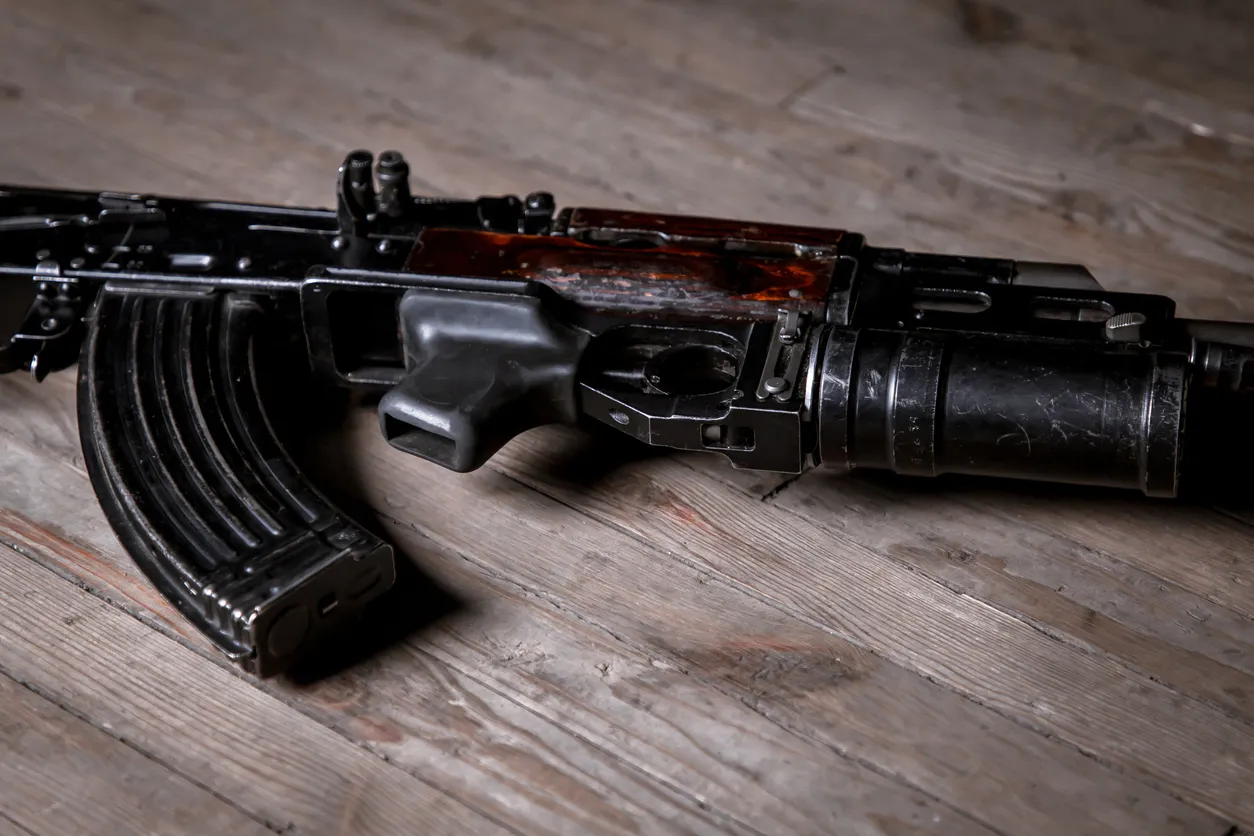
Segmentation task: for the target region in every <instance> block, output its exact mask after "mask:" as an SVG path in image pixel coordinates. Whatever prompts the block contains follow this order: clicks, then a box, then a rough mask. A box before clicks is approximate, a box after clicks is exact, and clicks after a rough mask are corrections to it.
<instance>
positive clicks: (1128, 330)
mask: <svg viewBox="0 0 1254 836" xmlns="http://www.w3.org/2000/svg"><path fill="white" fill-rule="evenodd" d="M1144 324H1145V314H1143V313H1135V312H1131V313H1121V314H1115V315H1114V316H1112V317H1111V318H1110V319H1108V320H1106V339H1108V340H1110V341H1111V342H1115V343H1136V342H1140V341H1141V326H1142V325H1144Z"/></svg>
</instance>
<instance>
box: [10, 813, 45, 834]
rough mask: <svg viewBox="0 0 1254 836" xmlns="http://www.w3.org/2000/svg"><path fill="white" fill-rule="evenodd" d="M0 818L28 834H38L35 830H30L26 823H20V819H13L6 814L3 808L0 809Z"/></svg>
mask: <svg viewBox="0 0 1254 836" xmlns="http://www.w3.org/2000/svg"><path fill="white" fill-rule="evenodd" d="M0 820H2V821H6V822H8V823H9V824H11V825H13V826H14V827H16V828H17V829H18V830H20V831H22V832H23V833H27V834H29V835H30V836H39V834H38V833H36V832H35V831H33V830H31V829H30V828H29V827H27V826H26V825H24V824H22V823H21V822H20V821H18V820H17V819H15V818H13V817H12V816H10V815H8V814H7V813H5V812H4V811H3V810H0Z"/></svg>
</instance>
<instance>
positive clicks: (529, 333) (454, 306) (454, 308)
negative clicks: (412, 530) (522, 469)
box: [379, 285, 588, 473]
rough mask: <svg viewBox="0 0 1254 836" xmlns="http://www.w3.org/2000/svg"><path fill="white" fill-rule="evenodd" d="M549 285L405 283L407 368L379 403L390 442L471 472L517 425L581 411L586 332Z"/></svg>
mask: <svg viewBox="0 0 1254 836" xmlns="http://www.w3.org/2000/svg"><path fill="white" fill-rule="evenodd" d="M543 290H547V288H545V287H544V286H543V285H524V286H522V287H520V288H518V289H517V290H515V291H513V292H511V291H510V290H506V291H505V292H501V293H486V292H475V291H449V290H433V289H429V288H414V289H413V290H409V291H406V293H405V295H404V296H403V297H401V303H400V321H401V327H402V328H403V329H404V334H403V341H402V344H403V346H404V351H405V358H406V372H405V377H404V378H403V379H402V380H401V382H400V383H399V384H397V386H396V387H395V388H393V389H392V390H391V391H390V392H388V393H387V394H386V395H384V396H383V400H382V402H381V403H380V404H379V425H380V427H381V429H382V430H383V435H384V437H385V438H386V439H387V440H388V442H389V443H390V444H391V445H392V446H393V447H395V448H396V449H398V450H402V451H404V452H406V453H412V454H413V455H415V456H420V457H421V458H424V459H427V460H428V461H433V462H435V463H436V464H439V465H442V466H444V467H447V468H448V469H450V470H454V471H457V472H459V473H465V472H467V471H471V470H475V469H477V468H478V467H480V466H481V465H483V463H484V462H486V461H487V460H488V459H489V458H491V457H492V455H493V454H494V453H496V451H497V450H500V449H501V448H502V447H504V446H505V444H506V443H507V442H509V441H510V439H512V438H513V437H514V436H516V435H518V434H519V433H521V432H524V431H526V430H529V429H532V428H534V427H539V426H543V425H544V424H557V423H571V422H573V421H575V420H576V419H577V418H578V417H579V405H578V401H577V400H576V397H575V373H576V370H577V369H578V366H579V359H580V357H581V355H582V354H583V349H584V346H586V345H587V343H588V335H587V333H585V332H582V331H578V330H576V329H574V328H572V327H571V326H569V325H566V324H565V323H563V322H562V321H560V320H559V319H558V318H557V317H556V316H555V315H554V308H555V307H556V305H555V303H554V301H553V300H552V299H551V298H549V297H550V294H547V293H543V292H541V291H543Z"/></svg>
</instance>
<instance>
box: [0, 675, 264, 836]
mask: <svg viewBox="0 0 1254 836" xmlns="http://www.w3.org/2000/svg"><path fill="white" fill-rule="evenodd" d="M0 750H2V751H3V755H2V756H0V816H3V817H4V818H6V819H8V820H9V821H10V822H12V823H13V825H14V826H16V827H23V828H26V829H27V830H29V831H31V832H36V831H37V832H40V833H49V834H52V833H65V834H80V833H137V834H139V833H151V834H156V833H166V832H170V831H171V830H177V832H179V833H205V834H210V833H211V834H215V836H216V834H222V833H239V834H253V835H254V836H260V834H265V833H269V832H271V831H269V830H268V829H267V828H266V827H265V825H264V824H263V823H262V822H260V821H257V820H255V819H253V818H250V817H249V816H247V815H245V814H244V813H243V812H241V811H239V810H237V809H235V808H234V807H232V806H230V805H229V804H228V803H227V802H225V801H223V800H222V799H220V798H216V797H214V796H213V795H212V794H211V793H209V792H208V791H206V790H205V789H203V788H200V787H197V786H194V785H193V784H191V783H190V782H188V781H187V779H186V778H183V777H182V776H180V775H176V774H175V773H173V772H171V771H170V770H168V769H166V768H165V767H164V766H162V765H161V764H159V763H157V762H156V761H154V760H152V759H150V758H148V757H145V756H144V755H143V754H141V753H140V752H137V751H136V750H135V749H133V748H131V747H129V746H127V745H126V744H124V743H122V742H121V741H119V740H118V739H117V738H115V737H112V736H110V735H108V734H106V733H105V732H103V731H101V730H99V729H97V728H95V727H93V726H91V725H90V724H88V723H86V722H84V721H82V720H80V719H78V718H77V717H74V716H73V715H71V714H70V713H69V712H67V711H65V710H64V709H62V708H60V707H58V706H57V705H55V704H53V703H51V702H49V701H48V700H46V699H44V698H43V697H40V696H39V695H37V694H35V693H34V692H32V691H30V690H28V689H27V688H24V687H23V686H22V685H20V684H18V683H17V682H14V681H13V680H12V679H9V678H8V677H6V676H2V675H0ZM2 828H3V825H0V829H2Z"/></svg>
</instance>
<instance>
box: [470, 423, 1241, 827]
mask: <svg viewBox="0 0 1254 836" xmlns="http://www.w3.org/2000/svg"><path fill="white" fill-rule="evenodd" d="M534 438H535V436H530V437H527V436H525V437H523V438H520V439H519V440H518V441H516V442H515V443H514V444H513V445H512V446H511V447H510V448H507V450H506V451H504V453H503V455H501V456H499V457H498V459H496V460H494V464H493V465H491V466H494V467H498V468H501V469H503V470H505V471H506V472H508V473H510V474H511V475H512V476H514V477H515V478H518V479H520V480H522V481H524V482H526V483H528V484H531V485H534V486H536V487H538V488H540V489H541V490H543V491H544V492H546V493H548V494H550V495H553V496H555V497H559V498H561V499H562V500H563V501H565V502H567V503H569V504H570V505H572V506H573V507H577V508H579V509H581V510H583V511H585V512H588V513H592V514H593V515H594V516H595V517H596V518H597V519H600V520H604V521H606V522H609V523H611V524H613V525H615V526H617V527H619V528H620V529H621V530H623V531H626V532H628V533H630V534H631V535H632V536H633V537H636V538H639V539H641V540H644V541H647V542H651V543H655V544H657V545H658V546H660V547H662V548H667V549H673V550H674V551H676V552H677V553H680V554H683V555H685V556H686V557H687V558H688V559H691V560H693V561H694V562H695V564H696V565H697V566H698V567H699V568H701V569H704V570H706V571H708V572H711V573H712V574H713V575H714V576H716V577H718V578H721V579H723V580H724V582H726V583H729V584H732V585H733V586H735V587H736V588H737V589H740V590H742V591H743V592H745V593H747V594H748V595H751V596H753V597H760V598H761V599H762V600H764V601H767V602H769V603H770V604H771V605H772V606H776V607H779V608H780V609H781V610H782V611H784V612H787V613H790V614H794V615H796V616H797V617H799V618H802V619H804V620H806V621H807V622H809V623H813V624H815V625H818V626H821V627H822V628H824V629H827V630H831V631H832V632H834V633H835V634H837V635H839V636H842V637H846V638H848V639H850V640H852V641H853V642H855V643H856V644H858V645H860V646H863V647H866V648H867V649H869V650H872V651H873V652H875V653H876V654H878V655H882V656H884V657H886V658H888V659H890V660H892V661H894V662H896V663H898V664H900V665H902V666H904V667H906V668H908V669H912V670H916V671H918V672H920V673H922V674H924V675H925V676H927V677H928V678H930V679H932V680H933V681H936V682H939V683H943V684H945V685H946V686H948V687H950V688H953V689H955V690H956V691H958V692H959V693H963V694H966V695H968V696H969V697H970V698H972V699H974V700H976V701H978V702H979V703H980V704H982V705H986V706H989V707H990V708H994V709H995V710H997V711H999V712H1002V713H1004V714H1006V715H1007V716H1010V717H1013V718H1016V719H1017V720H1018V721H1019V722H1022V723H1024V724H1025V725H1027V726H1030V727H1032V728H1037V729H1042V730H1047V731H1048V732H1049V733H1051V734H1056V735H1058V736H1059V737H1061V738H1062V739H1064V740H1067V741H1069V742H1071V743H1072V744H1074V745H1075V746H1077V747H1078V748H1080V749H1081V750H1083V751H1085V752H1088V753H1090V754H1092V755H1093V756H1095V757H1098V758H1100V759H1103V760H1105V761H1107V762H1110V763H1114V764H1117V765H1119V766H1120V767H1122V768H1124V769H1126V770H1128V771H1130V772H1131V773H1133V774H1136V775H1140V776H1144V777H1145V778H1146V779H1147V780H1150V781H1152V782H1154V783H1155V784H1156V785H1157V786H1163V787H1171V788H1172V789H1173V792H1178V793H1180V794H1182V795H1184V796H1185V797H1188V798H1190V799H1193V800H1195V801H1196V802H1198V803H1201V804H1204V805H1206V806H1207V807H1208V808H1209V809H1212V810H1215V811H1216V812H1218V813H1220V814H1221V815H1225V816H1232V817H1234V818H1236V819H1238V820H1242V821H1246V822H1249V821H1254V807H1251V804H1254V801H1252V800H1251V799H1250V797H1249V795H1248V793H1246V791H1245V789H1244V787H1245V786H1246V785H1247V783H1248V782H1249V781H1250V780H1251V776H1249V775H1247V773H1248V772H1250V771H1251V770H1254V758H1252V756H1251V753H1254V725H1251V724H1249V723H1247V722H1244V721H1241V720H1238V719H1235V718H1232V717H1230V716H1228V715H1227V714H1225V713H1224V712H1221V711H1219V710H1217V709H1215V708H1213V707H1211V706H1209V705H1207V704H1205V703H1202V702H1200V701H1197V700H1194V699H1190V698H1188V697H1184V696H1182V695H1181V694H1179V693H1178V692H1176V691H1174V690H1172V689H1169V688H1166V687H1164V686H1162V685H1161V684H1159V683H1157V682H1154V681H1153V680H1152V679H1150V678H1148V677H1144V676H1140V675H1137V674H1135V673H1134V672H1132V671H1131V670H1129V669H1127V668H1125V667H1123V666H1121V665H1119V664H1117V663H1115V662H1114V661H1112V660H1109V659H1104V658H1099V657H1094V656H1091V655H1089V654H1086V653H1084V652H1082V651H1080V650H1078V649H1073V648H1069V647H1067V646H1065V645H1062V644H1059V643H1058V642H1056V641H1054V640H1052V639H1050V638H1048V637H1046V636H1045V635H1043V634H1042V633H1041V632H1039V631H1037V630H1035V629H1034V628H1032V627H1031V626H1029V625H1027V624H1025V623H1023V622H1021V621H1017V620H1015V619H1014V618H1012V617H1010V616H1008V615H1006V614H1004V613H1003V612H1001V611H1000V610H997V609H995V608H992V607H990V606H988V605H987V604H984V603H983V602H981V601H979V600H977V599H974V598H970V597H968V596H965V595H960V594H956V593H954V592H953V591H951V590H949V589H948V588H946V587H945V586H942V585H939V584H936V583H934V582H932V581H930V580H928V579H927V578H925V577H922V576H920V575H918V574H916V573H914V572H912V571H910V570H909V569H907V568H905V567H902V566H900V565H898V564H897V563H895V562H893V561H891V560H889V559H887V558H885V557H884V556H882V555H880V554H878V553H876V552H875V551H873V550H871V549H868V548H866V547H864V546H862V545H861V544H859V543H857V542H856V541H854V540H851V539H849V538H847V537H845V536H843V535H842V534H840V533H839V532H834V531H829V530H824V529H821V528H819V527H818V526H815V525H814V524H813V523H810V522H809V521H806V520H803V519H801V518H798V517H797V516H795V515H792V514H787V515H784V516H779V514H781V513H782V512H779V511H778V510H777V509H774V508H772V507H771V505H770V504H766V503H762V502H759V501H756V500H753V499H751V498H748V497H742V496H739V495H734V494H729V493H728V492H727V491H725V490H719V489H717V488H715V487H712V486H711V484H710V482H709V480H708V479H706V478H704V477H702V476H700V475H698V474H695V473H693V472H692V471H691V470H689V469H688V468H685V467H683V466H682V465H679V464H678V463H674V462H669V461H667V460H665V459H655V460H651V461H649V463H648V467H647V469H646V468H642V467H639V466H636V467H632V466H631V465H627V466H625V467H623V468H621V469H620V470H618V471H616V472H615V473H613V474H611V475H609V476H608V477H606V478H603V479H602V480H600V481H599V482H597V483H596V484H594V485H589V484H587V483H578V482H571V481H569V480H563V479H562V478H561V477H560V476H556V475H555V474H554V472H553V469H552V467H551V466H546V464H545V462H544V458H545V456H546V454H547V448H546V446H545V445H543V444H537V443H536V442H535V441H534ZM533 444H534V445H535V446H532V445H533ZM783 531H786V532H788V540H787V547H786V548H782V547H781V546H779V545H777V544H776V543H777V537H778V532H783Z"/></svg>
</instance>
